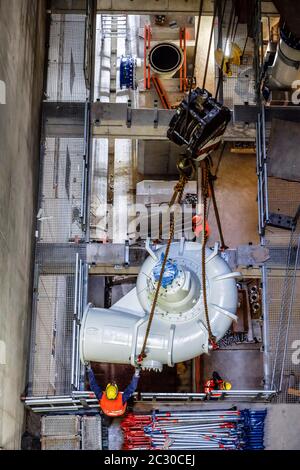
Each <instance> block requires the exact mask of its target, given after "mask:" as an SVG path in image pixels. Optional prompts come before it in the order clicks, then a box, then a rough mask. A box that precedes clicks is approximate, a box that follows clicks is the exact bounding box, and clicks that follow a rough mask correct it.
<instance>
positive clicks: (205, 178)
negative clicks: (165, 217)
mask: <svg viewBox="0 0 300 470" xmlns="http://www.w3.org/2000/svg"><path fill="white" fill-rule="evenodd" d="M209 173H210V172H209V161H208V159H207V158H206V159H205V160H204V161H203V162H202V202H203V239H202V259H201V261H202V292H203V305H204V313H205V319H206V325H207V331H208V338H209V341H210V344H211V345H212V346H213V348H215V345H216V337H215V336H214V335H213V333H212V330H211V326H210V321H209V314H208V304H207V291H206V259H205V255H206V244H207V240H208V235H207V231H206V222H207V198H208V189H209Z"/></svg>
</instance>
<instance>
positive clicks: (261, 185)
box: [256, 105, 269, 237]
mask: <svg viewBox="0 0 300 470" xmlns="http://www.w3.org/2000/svg"><path fill="white" fill-rule="evenodd" d="M256 173H257V177H258V229H259V235H260V236H261V237H263V236H264V234H265V229H266V226H267V224H268V221H269V200H268V167H267V148H266V120H265V107H264V105H262V107H261V112H260V114H259V115H258V121H257V125H256Z"/></svg>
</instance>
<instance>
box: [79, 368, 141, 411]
mask: <svg viewBox="0 0 300 470" xmlns="http://www.w3.org/2000/svg"><path fill="white" fill-rule="evenodd" d="M86 366H87V370H88V376H89V383H90V387H91V390H92V391H93V392H94V393H95V395H96V398H97V400H98V401H99V405H100V408H101V409H102V411H103V413H104V414H106V415H107V416H110V417H111V418H115V417H117V416H122V415H123V414H124V413H125V412H126V407H127V401H128V400H129V398H130V397H131V396H132V395H133V394H134V392H135V391H136V389H137V386H138V382H139V378H140V368H139V367H137V368H136V369H135V372H134V374H133V377H132V380H131V382H130V384H129V385H128V386H127V387H126V389H125V390H124V392H119V389H118V386H117V384H116V383H115V382H111V383H109V384H108V385H107V386H106V389H105V391H104V392H103V390H102V388H101V387H100V386H99V385H98V383H97V381H96V378H95V375H94V372H93V369H92V368H91V365H90V363H88V364H86Z"/></svg>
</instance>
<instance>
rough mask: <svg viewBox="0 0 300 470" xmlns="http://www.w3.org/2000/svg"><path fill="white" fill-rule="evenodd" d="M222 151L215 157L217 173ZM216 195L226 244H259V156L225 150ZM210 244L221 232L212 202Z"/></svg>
mask: <svg viewBox="0 0 300 470" xmlns="http://www.w3.org/2000/svg"><path fill="white" fill-rule="evenodd" d="M218 158H219V152H216V154H215V155H214V158H213V163H214V167H213V168H212V173H213V174H215V172H216V168H217V165H218ZM215 194H216V200H217V205H218V209H219V213H220V218H221V223H222V229H223V234H224V239H225V243H226V245H227V246H228V247H229V248H236V247H237V246H238V245H243V244H248V243H249V242H252V243H253V244H258V243H259V236H258V210H257V177H256V160H255V155H245V154H232V153H230V151H225V152H224V155H223V157H222V160H221V163H220V166H219V170H218V179H217V180H216V182H215ZM209 225H210V229H211V236H210V238H209V245H210V246H212V245H213V244H214V242H215V241H218V240H219V239H220V238H219V234H218V229H217V224H216V219H215V215H214V211H213V206H212V204H210V211H209Z"/></svg>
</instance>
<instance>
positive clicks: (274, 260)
mask: <svg viewBox="0 0 300 470" xmlns="http://www.w3.org/2000/svg"><path fill="white" fill-rule="evenodd" d="M268 196H269V210H270V212H274V213H281V214H283V215H287V216H295V214H296V211H297V209H298V206H299V203H300V183H296V182H290V181H286V180H281V179H278V178H268ZM299 236H300V224H299V222H298V226H297V228H296V230H295V233H294V234H293V236H292V237H291V231H289V230H283V229H280V228H274V227H270V226H267V228H266V233H265V238H264V243H265V244H266V245H267V246H268V247H269V248H270V256H271V259H270V261H269V262H268V263H267V304H268V310H269V325H268V330H269V350H270V370H271V371H272V379H273V385H274V386H275V387H277V388H280V389H281V393H280V394H279V395H278V398H277V401H278V402H281V403H286V402H287V403H294V402H299V398H295V397H294V396H292V395H290V394H288V388H289V377H290V374H295V384H294V388H299V387H300V364H298V363H297V362H299V361H298V360H297V357H298V356H299V355H298V356H297V354H296V352H297V347H298V349H299V346H300V335H299V332H300V269H299V268H300V262H299V260H298V263H297V266H296V259H297V247H298V241H299ZM289 246H291V255H290V261H289V264H287V263H288V254H289ZM287 266H288V268H287Z"/></svg>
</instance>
